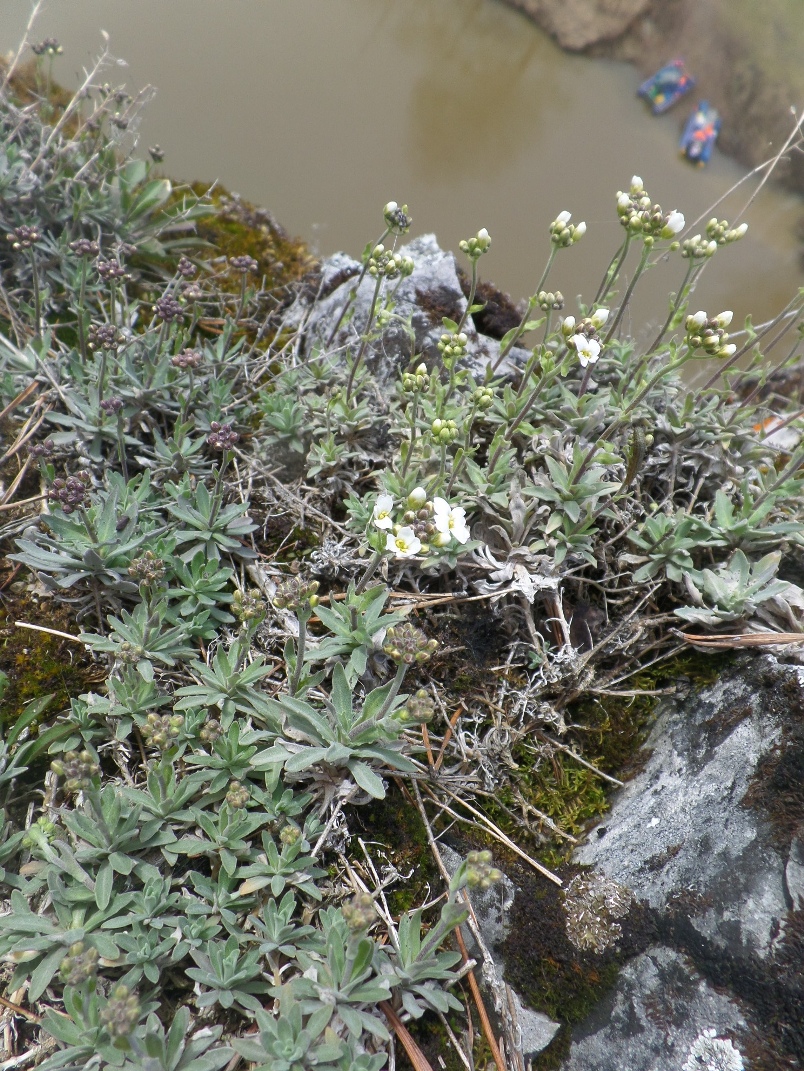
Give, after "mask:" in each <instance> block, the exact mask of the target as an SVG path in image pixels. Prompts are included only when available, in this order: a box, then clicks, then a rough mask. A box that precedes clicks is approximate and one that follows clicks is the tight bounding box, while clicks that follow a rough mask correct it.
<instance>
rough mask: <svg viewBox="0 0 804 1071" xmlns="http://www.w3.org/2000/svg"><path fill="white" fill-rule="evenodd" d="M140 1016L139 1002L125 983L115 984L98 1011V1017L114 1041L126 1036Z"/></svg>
mask: <svg viewBox="0 0 804 1071" xmlns="http://www.w3.org/2000/svg"><path fill="white" fill-rule="evenodd" d="M139 1017H140V1002H139V1000H138V999H137V994H136V993H132V992H131V990H130V989H129V988H128V986H127V985H123V984H122V983H121V984H120V985H117V986H115V987H114V989H113V990H112V995H111V996H110V997H109V1000H108V1001H107V1002H106V1007H105V1008H104V1009H103V1010H102V1011H101V1013H100V1019H101V1022H102V1023H103V1025H104V1026H105V1027H106V1029H107V1030H108V1031H109V1036H110V1037H111V1038H113V1039H114V1040H115V1041H122V1040H123V1038H127V1037H128V1036H129V1034H130V1033H131V1031H132V1030H133V1029H134V1027H135V1026H136V1025H137V1022H138V1020H139Z"/></svg>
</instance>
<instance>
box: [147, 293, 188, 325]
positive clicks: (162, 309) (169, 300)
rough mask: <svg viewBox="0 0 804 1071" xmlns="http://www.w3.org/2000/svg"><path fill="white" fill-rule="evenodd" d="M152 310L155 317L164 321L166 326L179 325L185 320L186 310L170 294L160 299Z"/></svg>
mask: <svg viewBox="0 0 804 1071" xmlns="http://www.w3.org/2000/svg"><path fill="white" fill-rule="evenodd" d="M152 309H153V312H154V315H155V316H157V317H158V318H159V319H160V320H164V321H165V323H166V324H172V323H177V322H180V321H181V320H183V319H184V309H183V308H182V307H181V305H180V304H179V302H178V301H177V300H176V299H175V298H174V297H171V296H170V295H169V294H166V295H165V296H164V297H161V298H159V300H158V301H157V302H156V304H155V305H153V306H152Z"/></svg>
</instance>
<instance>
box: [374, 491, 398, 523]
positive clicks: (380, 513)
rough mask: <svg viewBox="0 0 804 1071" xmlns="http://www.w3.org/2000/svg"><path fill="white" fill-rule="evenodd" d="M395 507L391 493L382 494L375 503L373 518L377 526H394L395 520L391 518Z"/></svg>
mask: <svg viewBox="0 0 804 1071" xmlns="http://www.w3.org/2000/svg"><path fill="white" fill-rule="evenodd" d="M393 508H394V500H393V498H392V497H391V496H390V495H380V497H379V498H378V499H377V501H376V502H375V503H374V515H373V517H372V520H373V521H374V526H375V528H383V529H389V528H393V526H394V522H393V520H392V518H391V513H392V511H393Z"/></svg>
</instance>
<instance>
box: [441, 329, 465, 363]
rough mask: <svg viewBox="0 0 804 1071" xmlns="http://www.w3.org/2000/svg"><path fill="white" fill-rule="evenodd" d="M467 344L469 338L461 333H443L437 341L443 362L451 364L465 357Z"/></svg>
mask: <svg viewBox="0 0 804 1071" xmlns="http://www.w3.org/2000/svg"><path fill="white" fill-rule="evenodd" d="M468 342H469V337H468V335H466V334H464V332H463V331H461V332H460V333H459V334H449V333H448V332H445V333H444V334H443V335H442V336H441V338H440V339H439V341H438V349H439V350H440V352H441V356H442V357H443V358H444V360H445V361H446V362H448V363H449V364H451V363H452V362H453V361H457V360H459V358H461V357H463V356H465V354H466V347H467V344H468Z"/></svg>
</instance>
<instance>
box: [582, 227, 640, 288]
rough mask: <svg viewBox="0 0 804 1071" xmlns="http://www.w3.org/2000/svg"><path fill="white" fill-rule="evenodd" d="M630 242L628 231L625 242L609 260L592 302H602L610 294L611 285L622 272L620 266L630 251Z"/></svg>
mask: <svg viewBox="0 0 804 1071" xmlns="http://www.w3.org/2000/svg"><path fill="white" fill-rule="evenodd" d="M630 244H631V235H630V234H628V233H627V234H626V236H625V240H624V241H623V244H622V245H621V246H620V248H619V249H618V250H617V252H616V253H615V254H614V256H613V257H612V258H611V260H610V261H609V266H608V268H606V272H605V274H604V276H603V278H602V280H601V282H600V286H599V287H598V289H597V293H596V294H595V300H594V301H593V302H592V304H593V305H598V304H600V303H601V302H602V301H603V298H604V297H606V296H607V295H608V292H609V289H610V287H611V285H612V284H613V282H614V280H615V279H616V278H617V276H618V275H619V274H620V268H621V267H622V266H623V261H624V260H625V258H626V255H627V253H628V246H629V245H630Z"/></svg>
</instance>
